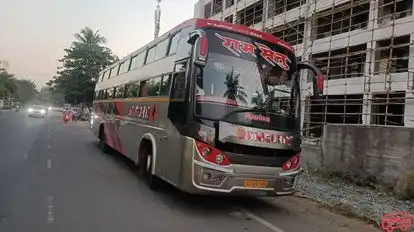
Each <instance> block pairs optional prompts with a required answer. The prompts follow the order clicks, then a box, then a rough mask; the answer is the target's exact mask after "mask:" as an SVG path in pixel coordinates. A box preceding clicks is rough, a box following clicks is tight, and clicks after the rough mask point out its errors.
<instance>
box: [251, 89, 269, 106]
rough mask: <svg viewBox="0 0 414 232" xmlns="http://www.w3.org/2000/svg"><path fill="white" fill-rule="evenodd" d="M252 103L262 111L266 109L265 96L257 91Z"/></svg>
mask: <svg viewBox="0 0 414 232" xmlns="http://www.w3.org/2000/svg"><path fill="white" fill-rule="evenodd" d="M251 102H252V104H254V105H255V106H256V107H258V108H260V109H263V108H266V100H265V98H264V94H262V93H260V92H259V91H256V93H255V96H254V97H252V99H251Z"/></svg>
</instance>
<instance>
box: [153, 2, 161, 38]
mask: <svg viewBox="0 0 414 232" xmlns="http://www.w3.org/2000/svg"><path fill="white" fill-rule="evenodd" d="M155 1H157V6H156V7H155V31H154V39H156V38H158V35H159V34H160V19H161V7H160V3H161V0H155Z"/></svg>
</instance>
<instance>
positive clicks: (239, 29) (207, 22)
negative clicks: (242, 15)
mask: <svg viewBox="0 0 414 232" xmlns="http://www.w3.org/2000/svg"><path fill="white" fill-rule="evenodd" d="M189 26H193V27H194V28H195V29H199V28H216V29H225V30H229V31H233V32H236V33H240V34H244V35H248V36H253V37H256V38H259V39H262V40H265V41H267V42H270V43H274V44H278V45H279V46H282V47H284V48H286V49H288V50H290V51H291V52H294V49H293V46H292V45H290V44H289V43H287V42H285V41H283V40H281V39H279V38H277V37H275V36H274V35H272V34H271V33H268V32H263V31H259V30H256V29H253V28H249V27H246V26H242V25H237V24H232V23H228V22H224V21H218V20H212V19H201V18H192V19H188V20H186V21H184V22H182V23H181V24H179V25H177V26H176V27H174V28H172V29H171V30H169V31H167V32H165V33H164V34H162V35H161V36H159V37H158V38H157V39H155V40H152V41H151V42H149V43H148V44H146V45H145V46H142V47H141V48H139V49H137V50H135V51H134V52H132V53H130V54H128V55H127V56H125V57H123V58H122V59H120V60H119V61H118V62H115V63H114V64H112V65H110V66H108V67H107V68H106V69H104V70H103V71H101V72H100V74H102V72H104V71H107V70H109V69H111V68H113V67H115V66H117V65H118V64H119V63H122V62H124V61H126V60H128V59H130V58H131V57H132V56H135V55H137V54H139V53H140V52H141V51H143V50H146V49H148V48H150V47H152V46H153V45H155V44H157V43H158V42H159V41H162V40H164V39H165V38H166V37H168V36H170V35H172V34H175V33H176V32H178V31H180V30H181V29H183V28H185V27H189Z"/></svg>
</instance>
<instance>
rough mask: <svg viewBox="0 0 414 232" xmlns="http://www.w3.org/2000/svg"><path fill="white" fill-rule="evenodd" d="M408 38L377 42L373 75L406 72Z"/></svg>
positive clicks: (408, 50)
mask: <svg viewBox="0 0 414 232" xmlns="http://www.w3.org/2000/svg"><path fill="white" fill-rule="evenodd" d="M409 58H410V36H409V35H406V36H401V37H395V38H391V39H386V40H380V41H377V47H376V49H375V74H377V75H378V74H388V73H401V72H408V60H409Z"/></svg>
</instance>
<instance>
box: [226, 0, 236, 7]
mask: <svg viewBox="0 0 414 232" xmlns="http://www.w3.org/2000/svg"><path fill="white" fill-rule="evenodd" d="M233 5H234V0H226V4H225V7H226V9H227V8H229V7H231V6H233Z"/></svg>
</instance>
